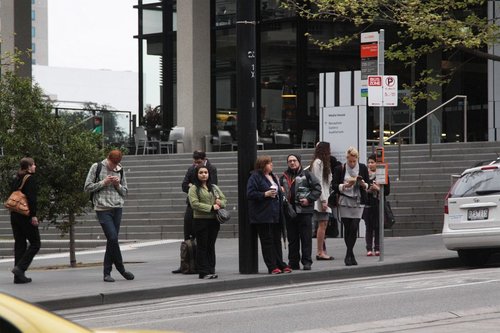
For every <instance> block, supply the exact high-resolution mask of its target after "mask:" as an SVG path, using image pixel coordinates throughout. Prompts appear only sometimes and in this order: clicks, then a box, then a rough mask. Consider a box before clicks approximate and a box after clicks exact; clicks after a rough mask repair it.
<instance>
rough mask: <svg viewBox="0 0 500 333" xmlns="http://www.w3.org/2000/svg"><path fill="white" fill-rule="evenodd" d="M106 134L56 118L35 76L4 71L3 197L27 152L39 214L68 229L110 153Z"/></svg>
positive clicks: (0, 82) (0, 110) (0, 92)
mask: <svg viewBox="0 0 500 333" xmlns="http://www.w3.org/2000/svg"><path fill="white" fill-rule="evenodd" d="M99 142H100V135H98V134H94V133H91V132H90V131H88V129H85V128H83V127H82V126H79V125H77V124H75V122H69V121H68V119H66V118H65V117H55V116H54V114H53V113H52V105H51V102H50V101H48V100H47V99H46V98H45V97H44V95H43V91H42V90H41V89H40V87H39V86H37V85H36V84H32V82H31V80H29V79H25V78H20V77H18V76H16V75H15V73H13V72H11V71H9V70H7V71H2V76H1V77H0V144H1V145H2V146H3V148H4V157H3V158H0V181H1V183H0V196H1V198H2V200H5V198H6V197H7V195H8V194H9V190H10V183H11V181H12V178H13V176H14V175H15V172H16V170H17V168H18V166H19V160H20V159H21V158H22V157H24V156H30V157H33V158H34V160H35V163H36V165H37V171H36V175H35V177H36V179H37V183H38V186H39V195H38V214H37V215H38V217H39V219H43V220H45V221H47V220H48V221H52V222H54V223H56V225H57V227H58V228H60V229H61V230H62V232H65V231H66V230H67V229H68V227H69V224H70V223H72V222H70V221H73V223H74V216H77V215H79V214H82V213H83V212H84V211H85V209H86V207H88V205H89V197H88V194H86V193H84V192H83V185H84V182H85V178H86V176H87V173H88V170H89V168H90V166H91V164H92V163H94V162H96V161H98V160H101V159H102V158H103V157H104V154H103V151H102V150H101V149H100V148H99Z"/></svg>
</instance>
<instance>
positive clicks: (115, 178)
mask: <svg viewBox="0 0 500 333" xmlns="http://www.w3.org/2000/svg"><path fill="white" fill-rule="evenodd" d="M121 160H122V152H121V151H120V150H118V149H115V150H112V151H111V152H109V154H108V157H107V158H106V159H104V160H102V161H101V162H99V163H94V164H93V165H92V167H91V168H90V170H89V173H88V175H87V179H86V180H85V187H84V190H85V192H90V193H93V194H94V195H93V198H92V199H93V200H92V201H93V205H94V210H95V212H96V215H97V220H98V221H99V223H100V224H101V227H102V230H103V231H104V235H105V236H106V240H107V242H106V252H105V254H104V270H103V273H104V282H115V279H113V278H112V277H111V270H112V268H113V264H114V265H115V267H116V269H117V270H118V272H120V274H121V275H122V276H123V277H124V278H125V279H126V280H133V279H134V274H132V273H130V272H129V271H127V270H125V266H124V265H123V259H122V254H121V250H120V244H119V243H118V233H119V231H120V224H121V220H122V211H123V205H124V203H125V197H126V196H127V193H128V188H127V181H126V179H125V174H124V171H123V168H122V165H121V164H120V162H121ZM99 164H100V165H99Z"/></svg>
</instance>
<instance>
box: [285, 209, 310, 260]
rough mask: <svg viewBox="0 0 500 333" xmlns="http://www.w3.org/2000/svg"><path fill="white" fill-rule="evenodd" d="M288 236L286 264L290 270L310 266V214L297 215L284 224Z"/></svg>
mask: <svg viewBox="0 0 500 333" xmlns="http://www.w3.org/2000/svg"><path fill="white" fill-rule="evenodd" d="M286 230H287V236H288V261H289V262H288V264H289V265H290V266H292V268H297V267H298V266H299V261H300V262H302V265H311V264H312V258H311V252H312V214H297V217H295V218H294V219H292V220H289V221H287V222H286ZM301 250H302V256H301Z"/></svg>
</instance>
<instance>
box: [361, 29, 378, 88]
mask: <svg viewBox="0 0 500 333" xmlns="http://www.w3.org/2000/svg"><path fill="white" fill-rule="evenodd" d="M378 56H379V33H378V32H376V31H374V32H364V33H362V34H361V97H367V96H368V95H369V93H368V88H367V78H368V76H369V75H377V74H379V68H378Z"/></svg>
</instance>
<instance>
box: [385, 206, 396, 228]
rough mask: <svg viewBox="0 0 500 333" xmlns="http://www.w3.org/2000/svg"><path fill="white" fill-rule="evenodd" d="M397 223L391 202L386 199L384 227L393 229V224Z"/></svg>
mask: <svg viewBox="0 0 500 333" xmlns="http://www.w3.org/2000/svg"><path fill="white" fill-rule="evenodd" d="M394 223H396V219H395V218H394V214H393V213H392V208H391V204H390V203H389V201H387V200H385V201H384V229H391V228H392V226H393V225H394Z"/></svg>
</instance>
